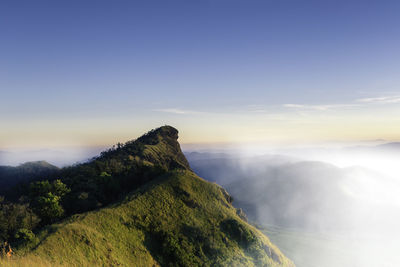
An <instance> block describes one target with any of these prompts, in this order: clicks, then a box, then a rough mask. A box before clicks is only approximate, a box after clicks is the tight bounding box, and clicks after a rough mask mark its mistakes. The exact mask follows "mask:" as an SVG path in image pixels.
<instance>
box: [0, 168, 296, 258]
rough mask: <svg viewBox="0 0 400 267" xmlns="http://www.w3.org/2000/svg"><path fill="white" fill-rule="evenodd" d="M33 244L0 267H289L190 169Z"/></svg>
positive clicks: (218, 189) (80, 217)
mask: <svg viewBox="0 0 400 267" xmlns="http://www.w3.org/2000/svg"><path fill="white" fill-rule="evenodd" d="M37 237H38V241H37V243H36V244H33V248H29V247H21V248H20V249H18V250H17V252H16V254H15V256H14V257H13V259H12V260H11V261H7V260H3V261H0V266H294V265H293V263H292V262H291V261H290V260H288V259H287V258H286V257H285V256H284V255H283V254H282V253H281V252H280V251H279V249H278V248H277V247H276V246H275V245H273V244H272V243H271V242H270V240H269V239H268V238H267V237H266V236H265V235H264V234H262V233H261V232H260V231H259V230H257V229H256V228H254V227H253V226H251V225H249V224H248V223H246V222H245V221H243V220H242V219H240V218H239V217H238V216H237V215H236V209H235V208H233V207H232V205H231V203H230V201H229V198H227V197H226V195H225V194H224V192H223V189H222V188H221V187H219V186H218V185H216V184H211V183H209V182H206V181H204V180H202V179H201V178H199V177H197V176H196V175H195V174H194V173H192V172H191V171H188V170H179V171H174V172H169V173H167V174H166V175H164V176H162V177H159V178H158V179H156V180H154V181H153V182H151V183H149V184H146V185H145V186H142V187H140V188H139V189H138V190H136V191H135V192H133V193H132V194H131V195H129V196H128V197H126V199H125V200H123V201H122V202H120V203H118V204H114V205H110V206H108V207H105V208H102V209H100V210H96V211H92V212H88V213H84V214H79V215H75V216H72V217H71V218H69V219H67V220H65V221H63V222H61V223H58V224H55V225H51V226H49V227H47V228H45V229H43V230H42V231H41V232H40V233H38V234H37ZM31 246H32V244H31Z"/></svg>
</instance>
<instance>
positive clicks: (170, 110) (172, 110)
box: [153, 108, 204, 115]
mask: <svg viewBox="0 0 400 267" xmlns="http://www.w3.org/2000/svg"><path fill="white" fill-rule="evenodd" d="M153 111H157V112H164V113H172V114H180V115H184V114H202V113H204V112H200V111H194V110H186V109H180V108H161V109H154V110H153Z"/></svg>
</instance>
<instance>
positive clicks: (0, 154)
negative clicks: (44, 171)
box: [0, 147, 105, 167]
mask: <svg viewBox="0 0 400 267" xmlns="http://www.w3.org/2000/svg"><path fill="white" fill-rule="evenodd" d="M104 149H105V147H59V148H51V149H49V148H44V149H22V148H14V149H13V148H10V149H6V150H2V151H0V166H5V165H7V166H17V165H20V164H22V163H25V162H29V161H41V160H45V161H47V162H49V163H50V164H53V165H55V166H57V167H64V166H68V165H72V164H75V163H78V162H83V161H86V160H88V159H90V158H92V157H94V156H96V155H98V154H99V153H100V152H101V151H103V150H104Z"/></svg>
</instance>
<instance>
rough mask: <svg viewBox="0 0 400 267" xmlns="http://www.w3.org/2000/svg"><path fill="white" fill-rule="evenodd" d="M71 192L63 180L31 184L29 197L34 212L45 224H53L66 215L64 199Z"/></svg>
mask: <svg viewBox="0 0 400 267" xmlns="http://www.w3.org/2000/svg"><path fill="white" fill-rule="evenodd" d="M70 191H71V190H70V189H69V188H68V187H67V186H66V185H65V184H64V183H63V182H61V180H55V181H53V182H52V183H50V182H49V181H47V180H45V181H39V182H34V183H31V185H30V190H29V197H30V202H31V207H32V209H33V211H34V212H35V213H36V214H37V215H38V216H39V217H40V218H41V219H42V222H43V223H44V224H46V223H52V222H54V221H56V220H58V219H60V218H61V217H62V216H63V215H64V208H63V207H62V205H61V201H62V198H63V197H64V196H65V195H66V194H68V193H69V192H70Z"/></svg>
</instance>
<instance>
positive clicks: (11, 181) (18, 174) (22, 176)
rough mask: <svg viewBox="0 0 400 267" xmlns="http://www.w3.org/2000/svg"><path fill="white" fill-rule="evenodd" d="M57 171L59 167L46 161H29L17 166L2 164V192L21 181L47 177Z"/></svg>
mask: <svg viewBox="0 0 400 267" xmlns="http://www.w3.org/2000/svg"><path fill="white" fill-rule="evenodd" d="M56 171H58V168H57V167H56V166H53V165H51V164H49V163H48V162H46V161H34V162H27V163H24V164H21V165H19V166H17V167H11V166H0V194H4V193H6V192H7V191H8V190H9V189H11V188H12V187H14V186H15V185H17V184H19V183H23V182H28V181H33V180H35V179H45V178H47V177H49V176H50V175H52V174H54V173H55V172H56Z"/></svg>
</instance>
